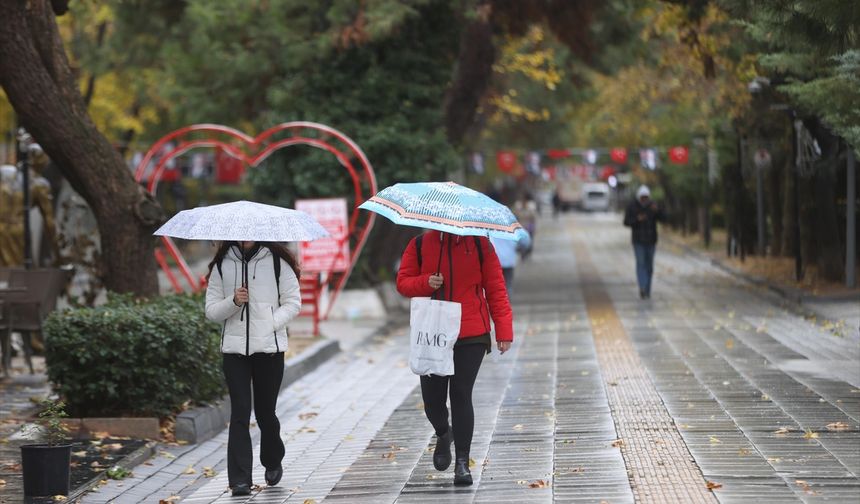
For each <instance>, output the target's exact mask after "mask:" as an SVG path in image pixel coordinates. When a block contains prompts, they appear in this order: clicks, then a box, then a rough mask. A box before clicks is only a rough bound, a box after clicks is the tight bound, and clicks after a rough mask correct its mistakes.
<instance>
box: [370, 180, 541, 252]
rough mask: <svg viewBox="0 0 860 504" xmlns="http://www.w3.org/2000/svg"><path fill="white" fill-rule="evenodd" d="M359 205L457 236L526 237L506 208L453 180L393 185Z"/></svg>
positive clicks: (403, 222)
mask: <svg viewBox="0 0 860 504" xmlns="http://www.w3.org/2000/svg"><path fill="white" fill-rule="evenodd" d="M359 208H363V209H365V210H370V211H371V212H375V213H378V214H379V215H382V216H383V217H385V218H387V219H389V220H391V221H392V222H394V223H395V224H401V225H404V226H415V227H420V228H426V229H435V230H437V231H442V232H445V233H451V234H455V235H460V236H488V237H490V236H492V237H496V238H501V239H503V240H521V239H523V238H528V233H527V232H526V230H525V229H523V227H522V226H521V225H520V223H519V222H517V218H516V217H515V216H514V214H513V212H511V210H510V209H509V208H508V207H506V206H505V205H502V204H501V203H498V202H496V201H493V200H492V199H491V198H489V197H488V196H485V195H484V194H481V193H479V192H478V191H475V190H473V189H469V188H468V187H463V186H461V185H459V184H455V183H454V182H416V183H412V184H394V185H393V186H391V187H386V188H385V189H383V190H382V191H380V192H379V193H378V194H377V195H376V196H374V197H372V198H370V199H369V200H367V201H365V202H364V203H362V204H361V206H359Z"/></svg>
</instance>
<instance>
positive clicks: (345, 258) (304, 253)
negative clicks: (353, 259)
mask: <svg viewBox="0 0 860 504" xmlns="http://www.w3.org/2000/svg"><path fill="white" fill-rule="evenodd" d="M296 210H301V211H302V212H305V213H307V214H309V215H310V216H311V217H313V218H314V219H316V220H317V222H319V223H320V224H322V227H324V228H325V229H326V231H328V232H329V234H330V235H331V236H330V237H328V238H320V239H319V240H314V241H312V242H302V243H301V247H300V252H301V254H300V257H301V262H302V271H309V272H323V271H325V272H334V271H338V272H341V271H346V270H348V269H349V223H348V221H347V211H346V199H344V198H326V199H307V200H296ZM332 265H334V267H332Z"/></svg>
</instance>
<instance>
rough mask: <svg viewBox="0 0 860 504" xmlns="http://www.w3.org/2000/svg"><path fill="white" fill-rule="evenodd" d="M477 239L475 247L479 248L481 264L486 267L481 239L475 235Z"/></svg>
mask: <svg viewBox="0 0 860 504" xmlns="http://www.w3.org/2000/svg"><path fill="white" fill-rule="evenodd" d="M473 238H474V239H475V247H477V248H478V262H479V263H480V264H481V269H484V250H483V249H482V248H481V239H480V238H478V237H477V236H473Z"/></svg>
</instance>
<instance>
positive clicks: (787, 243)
mask: <svg viewBox="0 0 860 504" xmlns="http://www.w3.org/2000/svg"><path fill="white" fill-rule="evenodd" d="M794 170H795V167H794V159H793V158H792V156H787V157H786V159H785V162H784V163H783V167H782V228H783V229H784V230H785V231H784V232H783V233H782V250H783V252H784V253H785V254H786V255H792V254H794V234H795V232H794V225H795V222H794V178H795V174H794Z"/></svg>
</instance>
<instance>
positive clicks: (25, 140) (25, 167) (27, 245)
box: [16, 128, 33, 269]
mask: <svg viewBox="0 0 860 504" xmlns="http://www.w3.org/2000/svg"><path fill="white" fill-rule="evenodd" d="M16 142H17V146H18V169H19V170H21V190H22V191H23V193H24V268H25V269H30V268H32V267H33V246H32V243H31V242H30V163H29V159H28V154H29V148H30V135H29V134H27V131H26V130H24V128H18V138H17V139H16Z"/></svg>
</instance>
